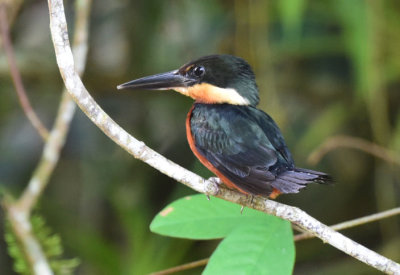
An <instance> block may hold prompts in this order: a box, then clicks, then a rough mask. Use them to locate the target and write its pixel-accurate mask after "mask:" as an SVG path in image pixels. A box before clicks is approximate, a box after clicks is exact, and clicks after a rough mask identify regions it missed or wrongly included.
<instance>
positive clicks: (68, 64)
mask: <svg viewBox="0 0 400 275" xmlns="http://www.w3.org/2000/svg"><path fill="white" fill-rule="evenodd" d="M48 4H49V13H50V29H51V35H52V39H53V44H54V48H55V52H56V57H57V63H58V67H59V69H60V73H61V76H62V78H63V80H64V83H65V85H66V87H67V90H68V91H69V93H70V94H71V96H72V97H73V99H74V100H75V102H76V103H77V104H78V105H79V107H80V108H81V109H82V111H83V112H85V114H86V115H87V116H88V117H89V118H90V119H91V120H92V121H93V123H95V124H96V125H97V126H98V127H99V128H100V129H101V130H102V131H103V132H104V133H105V134H106V135H107V136H109V137H110V138H111V139H112V140H113V141H114V142H116V143H117V144H118V145H120V146H121V147H122V148H123V149H125V150H126V151H127V152H129V153H130V154H131V155H133V156H134V157H135V158H137V159H140V160H142V161H144V162H146V163H147V164H149V165H151V166H152V167H154V168H156V169H157V170H159V171H161V172H162V173H164V174H166V175H168V176H170V177H172V178H174V179H175V180H177V181H179V182H181V183H183V184H185V185H186V186H188V187H190V188H192V189H194V190H196V191H198V192H201V193H204V194H206V195H212V196H216V197H219V198H222V199H224V200H227V201H231V202H234V203H237V204H241V205H244V206H247V207H251V208H254V209H257V210H260V211H263V212H265V213H268V214H272V215H275V216H277V217H281V218H283V219H286V220H288V221H290V222H292V223H294V224H296V225H298V226H299V227H301V228H302V229H304V230H306V231H308V232H311V233H312V234H313V235H315V236H317V237H318V238H320V239H321V240H323V241H324V242H326V243H329V244H330V245H332V246H334V247H336V248H338V249H340V250H342V251H343V252H345V253H347V254H349V255H351V256H353V257H354V258H356V259H358V260H360V261H362V262H364V263H366V264H368V265H371V266H373V267H375V268H376V269H379V270H381V271H383V272H386V273H389V274H394V273H397V274H400V265H399V264H397V263H395V262H393V261H391V260H389V259H387V258H385V257H383V256H381V255H379V254H377V253H375V252H373V251H371V250H369V249H368V248H366V247H364V246H362V245H360V244H358V243H356V242H354V241H352V240H350V239H349V238H347V237H345V236H343V235H342V234H340V233H338V232H336V231H334V230H332V229H330V228H329V227H328V226H326V225H324V224H322V223H321V222H319V221H317V220H316V219H314V218H313V217H311V216H309V215H308V214H306V213H305V212H304V211H302V210H300V209H299V208H297V207H292V206H288V205H284V204H281V203H278V202H276V201H272V200H268V199H265V198H261V197H255V198H254V199H253V200H252V199H251V198H249V197H247V196H246V195H243V194H241V193H238V192H236V191H233V190H229V189H227V188H226V187H224V186H223V185H221V186H217V184H216V183H214V182H213V181H207V180H204V179H203V178H201V177H199V176H198V175H196V174H194V173H192V172H190V171H188V170H186V169H184V168H182V167H181V166H179V165H177V164H175V163H173V162H172V161H170V160H168V159H166V158H165V157H163V156H162V155H160V154H158V153H157V152H155V151H154V150H152V149H150V148H149V147H147V146H146V145H145V144H144V143H143V142H141V141H138V140H137V139H135V138H134V137H132V136H131V135H129V134H128V133H127V132H126V131H125V130H124V129H122V128H121V127H120V126H119V125H118V124H116V123H115V122H114V121H113V120H112V119H111V118H110V117H109V116H108V115H107V114H106V113H105V112H104V111H103V110H102V109H101V108H100V106H98V104H97V103H96V102H95V101H94V99H93V98H92V97H91V96H90V94H89V93H88V91H87V90H86V88H85V87H84V85H83V83H82V81H81V79H80V78H79V76H78V74H77V73H76V72H75V70H74V60H73V56H72V52H71V49H70V46H69V40H68V31H67V22H66V19H65V14H64V6H63V2H62V0H48Z"/></svg>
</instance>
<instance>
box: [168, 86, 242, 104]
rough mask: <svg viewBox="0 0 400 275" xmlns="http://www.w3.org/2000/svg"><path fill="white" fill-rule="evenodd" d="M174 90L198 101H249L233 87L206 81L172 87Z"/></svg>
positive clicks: (229, 102) (211, 102)
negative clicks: (188, 85)
mask: <svg viewBox="0 0 400 275" xmlns="http://www.w3.org/2000/svg"><path fill="white" fill-rule="evenodd" d="M173 89H174V90H175V91H177V92H179V93H181V94H183V95H186V96H189V97H191V98H193V99H194V100H196V102H199V103H206V104H222V103H228V104H233V105H249V104H250V103H249V101H248V100H247V99H246V98H244V97H243V96H241V95H240V94H239V93H238V92H237V91H236V90H235V89H232V88H220V87H217V86H214V85H211V84H208V83H200V84H196V85H193V86H191V87H177V88H173Z"/></svg>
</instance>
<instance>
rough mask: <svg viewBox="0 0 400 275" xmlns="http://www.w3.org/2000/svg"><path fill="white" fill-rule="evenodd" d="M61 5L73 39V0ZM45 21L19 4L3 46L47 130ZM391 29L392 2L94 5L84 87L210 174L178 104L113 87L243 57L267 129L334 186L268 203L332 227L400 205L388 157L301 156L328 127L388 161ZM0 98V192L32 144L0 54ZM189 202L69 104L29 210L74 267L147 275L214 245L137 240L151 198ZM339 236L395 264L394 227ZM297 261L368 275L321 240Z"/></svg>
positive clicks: (30, 162)
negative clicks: (191, 64) (62, 133)
mask: <svg viewBox="0 0 400 275" xmlns="http://www.w3.org/2000/svg"><path fill="white" fill-rule="evenodd" d="M65 4H66V12H67V17H68V22H69V30H70V31H71V30H73V18H74V9H73V1H67V2H66V3H65ZM48 25H49V19H48V9H47V3H46V2H45V1H37V0H30V1H25V2H24V3H23V4H22V6H21V8H20V10H19V12H18V13H17V15H16V18H15V21H14V24H13V26H12V38H13V42H14V45H15V51H16V54H17V61H18V65H19V68H20V70H21V72H22V76H23V80H24V84H25V86H26V89H27V91H28V96H29V97H30V99H31V102H32V105H33V106H34V109H35V110H36V112H37V113H38V115H39V117H40V118H41V119H42V120H43V121H44V122H45V124H46V125H47V126H48V127H49V128H50V126H51V125H52V122H53V119H54V117H55V113H56V109H57V105H58V102H59V98H60V95H61V90H62V80H61V77H60V75H59V72H58V69H57V67H56V60H55V56H54V50H53V47H52V43H51V39H50V34H49V27H48ZM399 30H400V2H399V1H397V0H385V1H374V0H371V1H361V0H351V1H347V0H329V1H316V0H313V1H311V0H309V1H306V0H281V1H240V0H236V1H210V0H207V1H183V0H182V1H161V0H159V1H154V0H152V1H127V0H124V1H122V0H121V1H105V0H94V1H93V5H92V12H91V26H90V43H89V56H88V64H87V70H86V73H85V75H84V77H83V81H84V83H85V85H86V87H87V88H88V90H89V91H90V92H91V94H92V95H93V96H94V98H95V99H96V100H97V102H98V103H99V104H100V105H101V106H102V107H103V108H104V109H105V111H106V112H107V113H108V114H109V115H110V116H111V117H112V118H114V119H115V120H116V121H117V122H118V123H119V124H120V125H121V126H122V127H124V128H125V129H126V130H127V131H128V132H130V133H131V134H133V135H134V136H135V137H137V138H138V139H141V140H143V141H144V142H145V143H146V144H147V145H149V146H150V147H152V148H153V149H155V150H157V151H158V152H160V153H161V154H163V155H165V156H166V157H167V158H169V159H171V160H173V161H175V162H177V163H178V164H181V165H182V166H184V167H186V168H188V169H190V170H192V171H194V172H196V173H199V174H201V175H202V176H205V177H209V176H211V174H210V173H209V172H208V171H206V169H205V168H203V167H202V166H201V164H200V163H199V162H198V161H197V160H196V159H195V157H194V156H193V155H192V153H191V151H190V149H189V146H188V145H187V142H186V137H185V126H184V121H185V117H186V113H187V111H188V110H189V108H190V106H191V104H192V100H191V99H190V98H185V97H183V96H181V95H179V94H177V93H174V92H171V91H168V92H150V91H117V90H116V86H117V85H118V84H121V83H123V82H126V81H128V80H131V79H133V78H137V77H141V76H144V75H149V74H154V73H159V72H164V71H167V70H172V69H175V68H177V67H179V66H180V65H182V64H183V63H185V62H187V61H190V60H191V59H195V58H197V57H199V56H202V55H206V54H213V53H228V54H234V55H237V56H241V57H243V58H245V59H246V60H248V61H249V63H250V64H251V65H252V67H253V69H254V70H255V73H256V76H257V82H258V85H259V88H260V97H261V103H260V105H259V107H260V108H261V109H263V110H264V111H266V112H268V113H269V114H270V115H271V116H272V117H273V118H274V119H275V120H276V121H277V123H278V125H280V127H281V129H282V132H283V134H284V136H285V137H286V141H287V144H288V146H289V148H290V149H291V151H292V153H293V155H294V159H295V160H296V164H297V166H300V167H306V168H311V169H315V170H321V171H324V172H327V173H329V174H331V175H332V176H333V177H334V178H335V180H336V184H335V185H334V186H318V185H312V186H310V187H309V188H308V189H306V190H304V191H302V192H301V193H300V194H294V195H285V196H281V197H279V198H278V201H282V202H284V203H288V204H290V205H295V206H298V207H300V208H301V209H303V210H305V211H306V212H308V213H309V214H311V215H312V216H314V217H315V218H317V219H319V220H320V221H322V222H323V223H325V224H335V223H338V222H342V221H345V220H349V219H353V218H357V217H361V216H364V215H367V214H371V213H375V212H378V211H382V210H386V209H390V208H393V207H396V206H398V205H399V204H400V185H399V176H400V173H399V167H396V166H395V165H393V164H388V163H387V162H384V161H382V160H380V159H376V158H374V157H372V156H370V155H368V154H365V153H364V152H360V151H357V150H353V149H346V148H344V149H343V148H338V149H336V150H333V151H332V152H330V153H329V154H327V156H326V157H324V158H323V160H322V161H321V162H320V163H319V164H318V165H316V166H313V165H311V164H309V163H307V158H308V156H309V154H310V153H311V152H312V151H313V150H314V149H316V148H317V147H318V146H319V145H320V144H321V143H323V141H324V140H325V139H326V138H328V137H330V136H333V135H338V134H340V135H350V136H355V137H361V138H364V139H366V140H369V141H372V142H374V143H377V144H379V145H382V146H383V147H386V148H388V149H390V150H393V151H395V152H397V154H400V112H399V108H398V106H400V93H399V89H400V50H399V49H400V32H399ZM70 37H72V34H71V33H70ZM0 91H1V100H0V184H1V186H2V187H3V188H6V189H8V190H11V191H12V192H13V193H14V194H19V192H20V191H21V190H22V188H24V186H25V185H26V183H27V181H28V180H29V178H30V175H31V173H32V170H33V169H34V167H35V165H36V163H37V161H38V159H39V157H40V154H41V150H42V147H43V144H42V141H41V139H40V137H39V136H38V134H37V133H36V132H35V131H34V129H33V127H32V126H31V125H30V124H29V122H28V120H27V119H26V118H25V116H24V114H23V112H22V110H21V108H20V106H19V103H18V100H17V97H16V95H15V92H14V88H13V86H12V82H11V79H10V77H9V71H8V66H7V63H6V60H5V56H4V52H3V51H1V52H0ZM193 193H194V192H193V191H192V190H189V189H188V188H186V187H184V186H183V185H181V184H179V183H176V182H174V181H173V180H171V179H170V178H168V177H166V176H164V175H162V174H161V173H159V172H158V171H156V170H154V169H152V168H150V167H149V166H147V165H145V164H143V163H141V162H140V161H138V160H135V159H133V158H132V157H131V156H130V155H128V154H127V153H126V152H125V151H123V150H122V149H121V148H119V147H118V146H117V145H116V144H114V143H113V142H112V141H111V140H109V139H108V138H107V137H106V136H105V135H104V134H103V133H102V132H101V131H100V130H99V129H97V128H96V127H95V126H94V125H93V124H92V123H91V122H90V121H89V119H88V118H87V117H86V116H85V115H84V114H83V113H82V112H81V111H80V110H78V111H77V114H76V116H75V118H74V120H73V122H72V127H71V131H70V133H69V135H68V139H67V143H66V145H65V148H64V149H63V153H62V155H61V160H60V162H59V164H58V166H57V168H56V170H55V173H54V174H53V176H52V179H51V182H50V185H49V186H48V188H47V189H46V191H45V193H44V195H43V196H42V198H41V201H40V205H39V212H40V213H41V214H42V215H43V216H44V217H45V218H46V220H47V223H48V225H49V226H51V227H52V228H53V230H54V231H55V232H58V233H59V234H60V235H61V237H62V239H63V243H64V247H65V249H66V252H65V254H66V255H67V256H68V257H78V258H80V259H81V262H82V263H81V265H80V267H79V268H78V271H77V272H78V274H146V273H148V272H152V271H158V270H161V269H165V268H167V267H172V266H175V265H178V264H181V263H185V262H188V261H193V260H197V259H201V258H205V257H208V256H209V255H210V254H211V253H212V251H213V249H214V248H215V247H216V245H217V244H218V241H213V242H206V241H202V242H193V241H188V240H179V239H172V238H167V237H161V236H158V235H155V234H153V233H151V232H150V231H149V224H150V222H151V220H152V218H153V216H154V215H155V214H156V213H157V212H158V211H160V210H161V209H162V207H163V206H164V205H166V204H167V203H168V202H171V201H173V200H174V199H176V198H179V197H182V196H184V195H187V194H193ZM0 215H1V218H2V219H1V220H0V233H1V234H2V235H3V222H4V219H3V218H4V214H3V213H0ZM344 233H345V234H346V235H348V236H350V237H351V238H353V239H354V240H355V241H357V242H360V243H361V244H364V245H366V246H367V247H369V248H371V249H373V250H375V251H377V252H379V253H382V254H383V255H385V256H387V257H389V258H391V259H393V260H397V261H399V260H400V222H399V218H391V219H388V220H385V221H382V222H379V223H373V224H368V225H363V226H360V227H357V228H353V229H349V230H345V231H344ZM296 253H297V259H296V265H295V270H294V273H295V274H338V273H339V272H341V273H343V274H375V273H376V271H375V270H373V269H372V268H369V267H367V266H365V265H364V264H362V263H360V262H358V261H357V260H355V259H353V258H350V257H348V256H347V255H345V254H343V253H341V252H339V251H338V250H336V249H335V248H332V247H330V246H328V245H324V244H323V243H322V242H321V241H319V240H307V241H302V242H299V243H297V244H296ZM11 267H12V261H11V259H10V258H9V257H8V256H7V253H6V247H5V243H4V240H3V238H2V240H1V241H0V274H13V272H12V268H11ZM201 270H202V269H201V268H197V269H195V270H191V271H188V272H186V273H182V274H199V273H200V272H201Z"/></svg>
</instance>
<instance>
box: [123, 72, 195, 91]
mask: <svg viewBox="0 0 400 275" xmlns="http://www.w3.org/2000/svg"><path fill="white" fill-rule="evenodd" d="M192 83H193V80H192V79H190V78H187V77H185V76H182V75H181V74H180V73H179V71H178V70H174V71H171V72H167V73H161V74H156V75H151V76H146V77H142V78H139V79H135V80H132V81H129V82H126V83H124V84H121V85H118V86H117V89H119V90H121V89H127V88H129V89H144V90H168V89H173V88H178V87H179V88H183V87H188V86H190V85H191V84H192Z"/></svg>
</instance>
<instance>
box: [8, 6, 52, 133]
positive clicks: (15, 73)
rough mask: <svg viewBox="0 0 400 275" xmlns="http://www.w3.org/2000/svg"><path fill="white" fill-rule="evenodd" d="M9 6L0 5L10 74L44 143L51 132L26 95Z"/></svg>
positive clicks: (20, 99)
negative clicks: (11, 32) (11, 26)
mask: <svg viewBox="0 0 400 275" xmlns="http://www.w3.org/2000/svg"><path fill="white" fill-rule="evenodd" d="M6 10H7V6H6V4H4V3H1V4H0V29H1V38H2V40H3V47H4V52H5V53H6V56H7V61H8V65H9V66H10V74H11V78H12V80H13V83H14V86H15V91H16V92H17V96H18V99H19V102H20V104H21V107H22V109H23V110H24V113H25V115H26V117H27V118H28V119H29V121H30V122H31V124H32V125H33V127H34V128H35V129H36V131H37V132H38V133H39V135H40V136H41V137H42V139H43V140H44V141H46V139H47V137H48V136H49V131H48V130H47V128H46V127H45V126H44V125H43V123H42V122H41V121H40V119H39V117H38V116H37V115H36V113H35V111H34V110H33V108H32V106H31V104H30V102H29V99H28V97H27V95H26V91H25V88H24V85H23V84H22V77H21V74H20V72H19V70H18V67H17V63H16V61H15V54H14V49H13V46H12V43H11V39H10V30H9V26H8V19H7V13H6Z"/></svg>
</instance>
